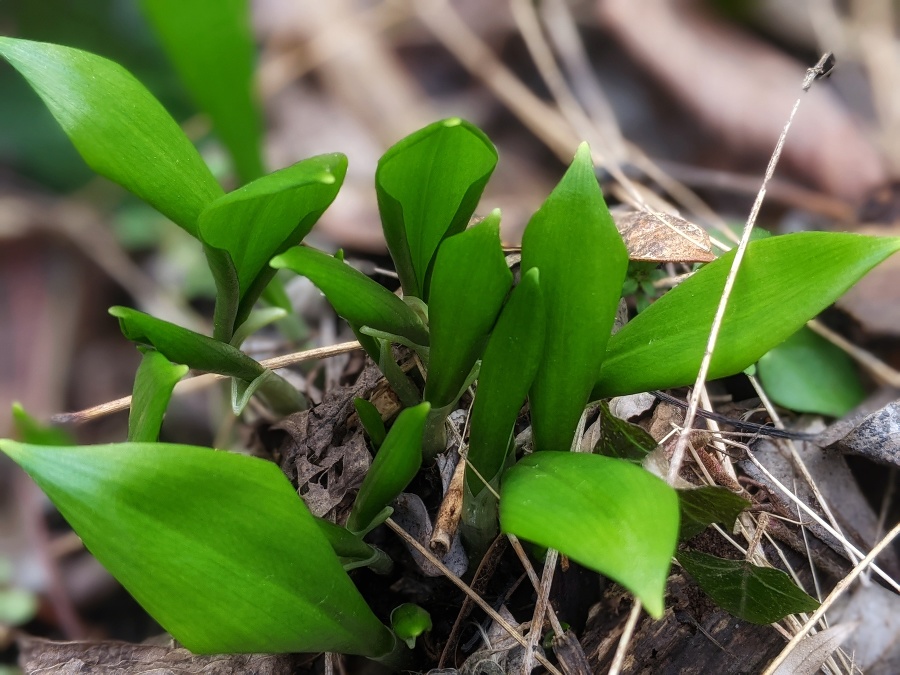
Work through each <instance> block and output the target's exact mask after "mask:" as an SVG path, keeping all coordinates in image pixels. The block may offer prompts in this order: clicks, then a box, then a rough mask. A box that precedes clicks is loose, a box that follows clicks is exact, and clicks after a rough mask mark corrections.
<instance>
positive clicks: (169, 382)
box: [128, 349, 188, 443]
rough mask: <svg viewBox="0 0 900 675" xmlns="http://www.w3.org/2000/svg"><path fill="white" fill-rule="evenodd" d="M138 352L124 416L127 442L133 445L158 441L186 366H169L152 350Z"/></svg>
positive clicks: (166, 361) (186, 370)
mask: <svg viewBox="0 0 900 675" xmlns="http://www.w3.org/2000/svg"><path fill="white" fill-rule="evenodd" d="M141 352H143V356H142V357H141V365H139V366H138V369H137V373H136V374H135V376H134V391H133V393H132V395H131V410H130V411H129V413H128V440H129V441H131V442H133V443H138V442H153V441H156V440H158V439H159V430H160V427H161V426H162V421H163V416H164V415H165V414H166V408H167V407H168V405H169V399H170V398H172V390H173V389H174V388H175V385H176V384H177V383H178V380H180V379H181V378H182V377H184V376H185V375H186V374H187V372H188V367H187V366H185V365H179V364H174V363H172V362H171V361H169V359H167V358H166V357H165V356H163V355H162V354H160V353H159V352H158V351H156V350H155V349H141Z"/></svg>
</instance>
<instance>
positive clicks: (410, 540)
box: [384, 518, 562, 675]
mask: <svg viewBox="0 0 900 675" xmlns="http://www.w3.org/2000/svg"><path fill="white" fill-rule="evenodd" d="M384 522H385V524H386V525H387V526H388V527H389V528H391V529H392V530H393V531H394V532H396V533H397V534H398V535H399V536H400V538H401V539H403V541H405V542H406V543H407V544H409V545H410V546H412V547H413V548H415V549H416V550H417V551H418V552H419V553H421V554H422V555H423V556H425V558H426V559H427V560H428V562H430V563H431V564H432V565H434V566H435V567H437V568H438V569H439V570H440V571H441V572H442V573H443V574H444V576H446V577H447V578H448V579H449V580H450V581H452V582H453V584H454V585H455V586H456V587H457V588H459V589H460V590H461V591H462V592H463V593H465V594H466V595H468V596H469V598H471V600H472V602H474V603H475V604H476V605H478V606H479V607H481V609H483V610H484V611H485V613H487V615H488V616H489V617H491V618H492V619H493V620H494V621H496V622H497V625H498V626H500V627H501V628H503V630H505V631H506V632H507V633H509V635H510V637H512V638H513V639H514V640H515V641H516V642H518V643H519V644H520V645H522V646H523V647H524V648H525V649H528V642H527V641H526V640H525V638H524V637H522V634H521V633H519V631H517V630H516V628H515V626H512V625H511V624H510V623H509V622H508V621H507V620H506V619H504V618H503V617H502V616H500V615H499V614H498V613H497V612H496V611H495V610H494V608H493V607H491V606H490V605H489V604H488V603H486V602H485V601H484V600H483V599H482V598H481V596H480V595H478V593H475V592H474V591H473V590H472V589H471V588H469V586H468V585H467V584H466V583H465V582H464V581H463V580H462V579H460V578H459V577H458V576H456V575H455V574H454V573H453V572H451V571H450V570H449V569H447V567H446V565H444V564H443V563H442V562H441V561H440V560H438V559H437V558H435V557H434V555H432V553H431V551H429V550H428V549H427V548H425V547H424V546H422V544H420V543H419V542H418V541H416V539H415V538H414V537H413V536H412V535H410V534H409V533H408V532H407V531H406V530H404V529H403V528H402V527H400V526H399V525H398V524H397V523H395V522H394V520H393V519H391V518H388V519H387V520H386V521H384ZM535 658H536V659H537V660H538V663H540V664H541V665H542V666H544V668H546V669H547V670H549V671H550V672H551V673H553V675H562V673H561V672H560V671H559V669H558V668H556V666H554V665H553V664H552V663H550V662H549V661H548V660H547V657H545V656H544V655H542V654H535Z"/></svg>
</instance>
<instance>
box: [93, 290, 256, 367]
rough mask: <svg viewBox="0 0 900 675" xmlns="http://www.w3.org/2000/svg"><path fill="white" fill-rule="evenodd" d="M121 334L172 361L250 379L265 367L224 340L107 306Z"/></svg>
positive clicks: (127, 310) (122, 308)
mask: <svg viewBox="0 0 900 675" xmlns="http://www.w3.org/2000/svg"><path fill="white" fill-rule="evenodd" d="M109 313H110V314H112V315H113V316H115V317H117V318H118V319H119V325H120V327H121V329H122V334H123V335H124V336H125V337H126V338H128V339H129V340H131V341H132V342H137V343H138V344H143V345H147V346H150V347H154V348H155V349H156V350H158V351H159V352H160V353H161V354H162V355H163V356H165V357H166V358H167V359H169V361H172V362H173V363H182V364H184V365H186V366H189V367H190V368H195V369H197V370H203V371H206V372H209V373H220V374H222V375H230V376H232V377H238V378H240V379H242V380H246V381H247V382H252V381H253V380H255V379H256V378H257V377H259V376H260V375H262V373H263V371H264V370H265V368H263V367H262V366H261V365H259V364H258V363H257V362H256V361H254V360H253V359H251V358H250V357H249V356H247V355H246V354H244V353H243V352H242V351H241V350H239V349H235V348H234V347H232V346H231V345H230V344H228V343H226V342H220V341H218V340H213V339H212V338H211V337H207V336H206V335H201V334H200V333H195V332H194V331H191V330H188V329H187V328H182V327H181V326H176V325H175V324H174V323H169V322H168V321H163V320H162V319H157V318H156V317H153V316H150V315H149V314H144V313H143V312H139V311H137V310H135V309H129V308H128V307H110V309H109Z"/></svg>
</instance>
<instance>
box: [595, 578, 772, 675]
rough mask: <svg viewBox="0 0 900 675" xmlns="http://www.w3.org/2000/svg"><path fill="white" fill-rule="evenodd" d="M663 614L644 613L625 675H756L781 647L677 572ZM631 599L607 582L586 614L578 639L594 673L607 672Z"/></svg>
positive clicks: (769, 632) (763, 630)
mask: <svg viewBox="0 0 900 675" xmlns="http://www.w3.org/2000/svg"><path fill="white" fill-rule="evenodd" d="M666 591H667V592H666V596H667V597H666V604H667V605H668V606H667V608H666V613H665V615H663V618H662V619H660V620H659V621H655V620H654V619H652V618H651V617H649V616H647V615H644V616H643V618H642V619H641V620H640V622H639V623H638V626H637V628H636V630H635V633H634V637H633V639H632V641H631V644H630V647H629V649H628V655H627V656H626V658H625V663H624V666H623V668H622V673H623V674H624V675H629V674H630V675H635V674H637V673H641V674H642V675H650V674H651V673H652V674H654V675H662V674H664V673H671V674H674V673H678V674H679V675H705V674H706V673H719V674H721V675H738V674H741V675H743V674H745V673H760V672H762V671H763V669H764V668H765V665H766V664H767V663H768V662H769V661H771V660H772V659H774V658H775V657H776V656H777V655H778V653H779V652H780V651H781V648H782V647H783V646H784V642H785V641H784V639H783V638H782V637H781V636H780V635H779V634H778V633H776V632H775V630H774V629H773V628H771V627H770V626H756V625H754V624H751V623H747V622H745V621H741V620H739V619H736V618H735V617H733V616H731V615H730V614H728V613H727V612H725V611H724V610H722V609H719V608H718V607H716V606H715V605H714V604H713V603H712V601H711V600H709V599H708V598H706V596H704V595H703V593H702V591H700V590H699V589H698V588H697V586H696V585H695V584H694V583H693V582H691V581H690V580H688V579H685V578H684V577H683V576H681V574H673V575H672V576H670V577H669V582H668V584H667V586H666ZM633 602H634V601H633V599H632V597H631V595H630V594H629V593H628V592H627V591H625V590H623V589H622V588H621V587H620V586H616V585H613V584H610V585H609V586H608V587H607V589H606V592H605V593H604V594H603V598H602V599H601V601H600V602H599V603H597V605H595V606H594V608H593V609H592V610H591V614H590V617H589V618H588V624H587V627H586V628H585V630H584V635H583V636H582V638H581V644H582V645H583V646H584V651H585V654H586V655H587V658H588V661H589V662H590V664H591V667H592V671H591V672H594V673H605V672H607V671H608V670H609V666H610V664H611V663H612V659H613V655H614V654H615V652H616V647H617V646H618V643H619V638H620V637H621V636H622V629H623V627H624V625H625V620H626V618H627V617H628V612H629V610H630V609H631V606H632V603H633Z"/></svg>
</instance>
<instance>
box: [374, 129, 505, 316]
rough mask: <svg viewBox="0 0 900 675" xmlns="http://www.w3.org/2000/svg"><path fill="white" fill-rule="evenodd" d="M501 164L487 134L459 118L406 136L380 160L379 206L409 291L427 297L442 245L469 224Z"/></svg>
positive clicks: (396, 259)
mask: <svg viewBox="0 0 900 675" xmlns="http://www.w3.org/2000/svg"><path fill="white" fill-rule="evenodd" d="M496 164H497V150H496V148H494V146H493V144H492V143H491V142H490V140H489V139H488V138H487V136H485V135H484V133H483V132H482V131H481V130H480V129H478V128H477V127H475V126H474V125H472V124H470V123H468V122H465V121H463V120H461V119H459V118H455V117H454V118H450V119H446V120H442V121H440V122H435V123H434V124H430V125H429V126H427V127H425V128H424V129H420V130H419V131H417V132H415V133H413V134H411V135H409V136H407V137H406V138H404V139H403V140H401V141H400V142H399V143H397V144H396V145H394V146H392V147H391V148H390V149H389V150H388V151H387V152H386V153H385V154H384V156H382V158H381V160H379V162H378V169H377V171H376V172H375V190H376V193H377V195H378V210H379V211H380V212H381V222H382V226H383V228H384V236H385V239H386V240H387V243H388V248H389V249H390V251H391V257H392V258H393V259H394V265H395V266H396V268H397V273H398V274H399V275H400V283H401V284H402V286H403V291H404V293H405V294H406V295H412V296H415V297H417V298H422V299H423V300H427V299H428V295H427V293H428V285H429V284H428V277H429V275H430V268H431V263H432V260H433V259H434V256H435V253H436V251H437V249H438V246H439V245H440V243H441V241H442V240H443V239H444V238H445V237H449V236H451V235H454V234H456V233H458V232H462V231H463V230H464V229H465V228H466V225H468V222H469V218H470V217H471V216H472V214H473V213H474V212H475V207H476V206H477V205H478V200H479V199H480V198H481V193H482V191H483V190H484V186H485V185H486V184H487V181H488V178H490V175H491V173H492V172H493V171H494V167H495V166H496Z"/></svg>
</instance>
